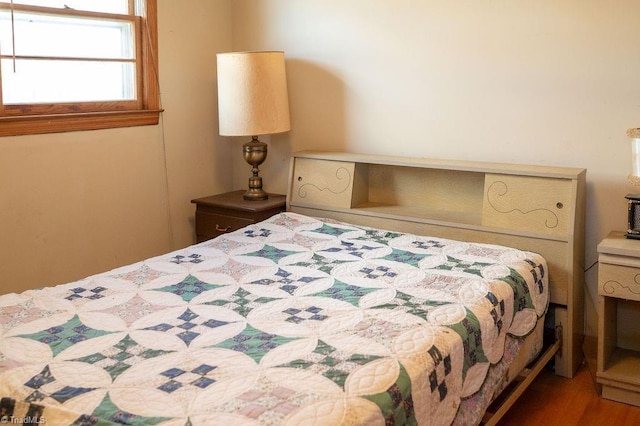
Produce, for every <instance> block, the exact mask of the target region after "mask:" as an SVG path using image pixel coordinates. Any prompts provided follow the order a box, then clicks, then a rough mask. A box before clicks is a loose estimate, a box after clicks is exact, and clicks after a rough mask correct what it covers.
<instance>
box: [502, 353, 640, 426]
mask: <svg viewBox="0 0 640 426" xmlns="http://www.w3.org/2000/svg"><path fill="white" fill-rule="evenodd" d="M498 425H500V426H507V425H517V426H527V425H536V426H538V425H544V426H553V425H562V426H568V425H580V426H583V425H594V426H595V425H598V426H605V425H616V426H622V425H640V407H635V406H632V405H627V404H621V403H618V402H614V401H610V400H607V399H603V398H601V397H600V396H599V395H598V391H597V390H596V384H595V382H594V379H593V376H592V373H591V372H590V371H589V369H588V368H587V365H586V364H583V365H582V366H580V369H579V370H578V373H577V374H576V376H575V377H574V378H573V379H566V378H563V377H559V376H556V375H554V374H553V373H552V372H551V371H550V370H546V369H545V370H544V371H543V372H541V373H540V375H539V376H538V377H537V378H536V379H535V380H534V381H533V382H532V383H531V385H530V386H529V388H528V389H527V390H526V391H525V393H524V394H523V395H522V396H520V398H519V399H518V401H517V402H516V403H515V404H514V405H513V406H512V407H511V409H510V410H509V412H508V413H507V414H506V415H505V416H504V417H503V418H502V420H501V421H500V422H499V423H498Z"/></svg>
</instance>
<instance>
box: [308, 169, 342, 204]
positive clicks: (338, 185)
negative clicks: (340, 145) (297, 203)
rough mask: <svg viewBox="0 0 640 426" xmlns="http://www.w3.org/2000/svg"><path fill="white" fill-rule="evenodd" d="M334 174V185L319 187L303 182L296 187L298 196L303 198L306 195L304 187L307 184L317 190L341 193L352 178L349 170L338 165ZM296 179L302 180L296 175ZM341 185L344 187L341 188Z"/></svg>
mask: <svg viewBox="0 0 640 426" xmlns="http://www.w3.org/2000/svg"><path fill="white" fill-rule="evenodd" d="M335 176H336V182H335V186H334V187H332V188H330V187H329V186H328V185H327V186H325V187H320V186H318V185H316V184H314V183H303V184H302V185H300V187H299V188H298V195H299V196H300V198H305V197H306V196H307V189H306V187H307V186H310V187H312V188H315V189H317V190H318V191H329V192H331V193H332V194H341V193H343V192H345V191H346V190H347V189H349V187H350V185H351V178H352V176H351V173H349V170H347V169H346V168H344V167H339V168H338V169H336V173H335ZM298 181H302V177H298ZM342 186H344V188H342Z"/></svg>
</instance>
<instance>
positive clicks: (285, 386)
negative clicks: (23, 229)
mask: <svg viewBox="0 0 640 426" xmlns="http://www.w3.org/2000/svg"><path fill="white" fill-rule="evenodd" d="M547 287H548V286H547V268H546V264H545V260H544V259H543V258H542V257H540V256H539V255H537V254H534V253H530V252H524V251H519V250H515V249H512V248H506V247H501V246H495V245H482V244H472V243H465V242H458V241H452V240H444V239H439V238H431V237H422V236H416V235H411V234H402V233H396V232H389V231H383V230H375V229H370V228H366V227H359V226H354V225H349V224H344V223H340V222H333V221H327V220H324V221H323V220H318V219H315V218H310V217H306V216H302V215H298V214H293V213H282V214H279V215H276V216H274V217H272V218H271V219H269V220H266V221H264V222H260V223H258V224H255V225H250V226H248V227H246V228H243V229H241V230H239V231H235V232H232V233H229V234H225V235H223V236H221V237H218V238H216V239H214V240H210V241H207V242H204V243H200V244H197V245H194V246H191V247H189V248H186V249H184V250H179V251H175V252H172V253H169V254H167V255H164V256H159V257H155V258H152V259H149V260H146V261H144V262H139V263H136V264H133V265H130V266H127V267H123V268H119V269H115V270H113V271H110V272H107V273H104V274H99V275H96V276H92V277H89V278H86V279H84V280H80V281H77V282H74V283H70V284H65V285H59V286H55V287H48V288H43V289H38V290H30V291H26V292H24V293H21V294H7V295H3V296H0V416H4V417H3V418H4V419H5V420H7V419H8V420H11V419H26V420H29V419H31V420H32V421H36V420H45V421H46V423H47V424H56V425H57V424H112V423H124V424H145V425H153V424H161V425H187V424H190V425H196V424H230V425H231V424H234V425H236V424H238V425H239V424H243V425H244V424H246V425H252V424H256V425H258V424H295V425H298V424H331V425H335V424H363V425H365V424H366V425H376V424H380V425H382V424H448V423H450V422H451V421H452V420H453V419H454V417H455V415H456V411H457V409H458V406H459V404H460V401H461V400H462V399H463V398H466V397H469V396H470V395H473V394H474V393H475V392H476V391H477V390H478V389H479V388H480V386H481V385H482V384H483V381H484V378H485V375H486V373H487V370H488V368H489V366H490V365H491V364H493V363H496V362H498V361H499V360H500V359H501V357H502V356H503V350H504V341H505V337H506V335H507V334H510V335H512V336H524V335H527V334H528V333H529V332H530V331H531V330H532V329H533V327H534V326H535V324H536V322H537V320H538V318H539V317H541V316H543V315H544V314H545V312H546V310H547V306H548V288H547Z"/></svg>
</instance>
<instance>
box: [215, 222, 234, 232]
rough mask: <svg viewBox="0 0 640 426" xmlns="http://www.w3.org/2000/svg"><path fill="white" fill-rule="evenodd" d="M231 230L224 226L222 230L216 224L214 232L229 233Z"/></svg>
mask: <svg viewBox="0 0 640 426" xmlns="http://www.w3.org/2000/svg"><path fill="white" fill-rule="evenodd" d="M230 229H231V227H230V226H225V227H224V228H223V227H222V226H220V225H218V224H217V223H216V231H218V232H229V230H230Z"/></svg>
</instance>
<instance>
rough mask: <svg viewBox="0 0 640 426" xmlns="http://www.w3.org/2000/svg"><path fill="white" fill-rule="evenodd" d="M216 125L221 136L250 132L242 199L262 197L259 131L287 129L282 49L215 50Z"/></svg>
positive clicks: (264, 147)
mask: <svg viewBox="0 0 640 426" xmlns="http://www.w3.org/2000/svg"><path fill="white" fill-rule="evenodd" d="M217 61H218V65H217V68H218V125H219V133H220V135H222V136H251V141H250V142H247V143H245V144H244V145H243V156H244V159H245V161H246V162H247V163H249V164H250V165H251V166H252V168H251V171H252V172H253V176H252V177H250V178H249V189H248V190H247V192H245V194H244V199H245V200H253V201H256V200H266V199H267V198H268V195H267V193H266V192H265V191H264V190H263V189H262V178H261V177H260V176H259V175H258V173H259V169H258V166H259V165H260V164H262V163H263V162H264V160H265V159H266V158H267V144H266V143H264V142H261V141H259V140H258V136H259V135H269V134H273V133H282V132H287V131H289V130H291V122H290V119H289V96H288V92H287V75H286V71H285V62H284V52H231V53H218V54H217Z"/></svg>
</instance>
